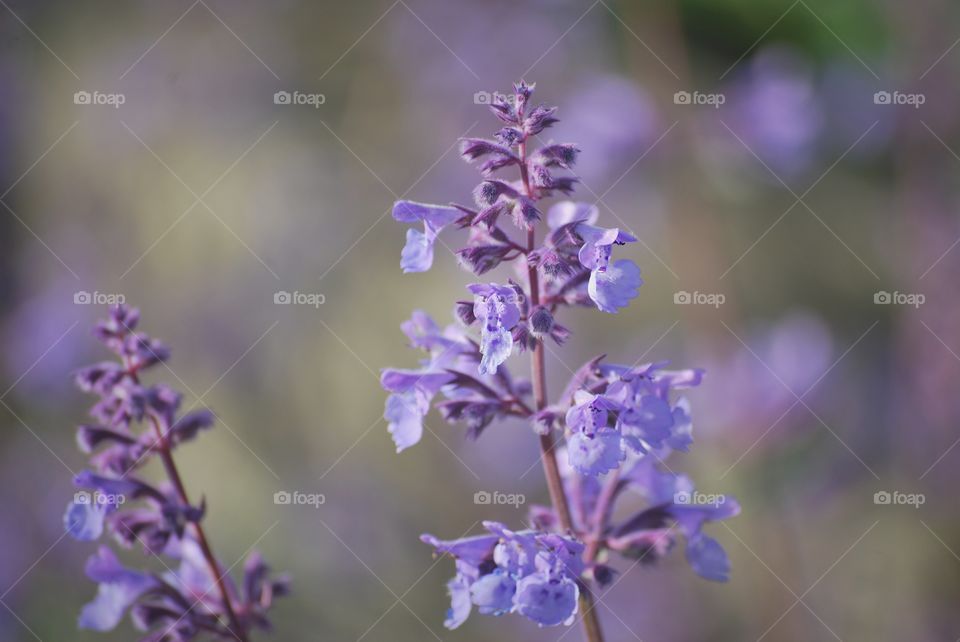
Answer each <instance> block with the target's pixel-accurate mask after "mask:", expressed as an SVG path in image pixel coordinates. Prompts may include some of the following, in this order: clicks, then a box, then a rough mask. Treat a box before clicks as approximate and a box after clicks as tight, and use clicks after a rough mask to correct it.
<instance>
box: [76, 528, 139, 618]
mask: <svg viewBox="0 0 960 642" xmlns="http://www.w3.org/2000/svg"><path fill="white" fill-rule="evenodd" d="M86 573H87V577H89V578H90V579H91V580H93V581H94V582H97V583H98V584H99V587H98V588H97V597H96V598H95V599H94V600H93V601H92V602H90V603H89V604H87V605H86V606H84V607H83V610H82V611H81V612H80V620H79V623H78V624H79V626H80V628H81V629H93V630H94V631H112V630H113V629H115V628H116V626H117V624H119V623H120V620H121V619H123V615H124V613H126V611H127V609H128V608H130V606H131V605H132V604H133V603H134V602H136V601H137V600H138V599H139V598H140V596H141V595H143V594H144V593H146V592H147V591H149V590H150V589H152V588H155V587H156V586H157V581H156V579H154V578H153V577H151V576H150V575H147V574H145V573H140V572H137V571H131V570H128V569H126V568H124V567H123V566H122V565H121V564H120V561H119V560H118V559H117V556H116V555H114V554H113V552H112V551H111V550H110V549H109V548H107V547H106V546H101V547H100V548H99V549H98V550H97V554H96V555H94V556H92V557H91V558H90V559H89V560H87V567H86Z"/></svg>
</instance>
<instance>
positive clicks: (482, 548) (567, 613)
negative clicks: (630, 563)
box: [421, 522, 584, 629]
mask: <svg viewBox="0 0 960 642" xmlns="http://www.w3.org/2000/svg"><path fill="white" fill-rule="evenodd" d="M484 527H485V528H486V529H487V530H488V531H489V532H490V533H491V535H478V536H472V537H465V538H461V539H458V540H450V541H443V540H438V539H437V538H436V537H433V536H432V535H423V536H422V537H421V539H422V540H423V541H424V542H426V543H427V544H430V545H431V546H433V547H434V548H435V549H436V551H437V552H438V553H441V554H447V555H450V556H451V557H453V558H454V560H455V561H456V567H457V576H456V577H455V578H454V579H453V580H451V581H450V582H449V583H448V585H447V587H448V589H449V592H450V599H451V606H450V610H449V611H448V613H447V620H446V621H445V622H444V626H446V627H447V628H450V629H454V628H456V627H458V626H460V624H462V623H463V622H464V621H465V620H466V618H467V617H468V616H469V614H470V610H471V608H472V607H473V606H476V607H477V610H478V611H479V612H480V613H481V614H484V615H502V614H504V613H510V612H513V611H516V612H518V613H520V614H522V615H524V616H526V617H528V618H530V619H531V620H533V621H534V622H537V623H538V624H540V625H541V626H554V625H557V624H562V623H564V622H569V621H570V620H571V619H572V617H573V615H574V614H575V613H576V609H577V596H578V594H579V589H578V586H577V578H578V577H579V575H580V573H581V572H582V571H583V563H582V560H581V556H582V554H583V551H584V547H583V545H582V544H580V543H578V542H576V541H574V540H572V539H570V538H567V537H563V536H560V535H557V534H547V533H538V532H536V531H512V530H510V529H508V528H507V527H506V526H504V525H503V524H500V523H498V522H484Z"/></svg>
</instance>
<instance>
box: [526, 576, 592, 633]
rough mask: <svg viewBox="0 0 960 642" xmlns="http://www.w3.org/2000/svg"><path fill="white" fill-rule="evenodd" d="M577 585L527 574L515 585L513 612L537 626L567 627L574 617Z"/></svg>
mask: <svg viewBox="0 0 960 642" xmlns="http://www.w3.org/2000/svg"><path fill="white" fill-rule="evenodd" d="M578 595H579V589H578V588H577V583H576V582H575V581H573V580H571V579H570V578H568V577H550V576H547V575H542V574H535V575H528V576H527V577H525V578H523V579H521V580H520V582H518V583H517V595H516V598H515V600H516V604H517V611H518V612H519V613H520V615H524V616H526V617H528V618H530V619H531V620H533V621H534V622H536V623H537V624H539V625H540V626H556V625H557V624H571V623H572V622H573V617H574V616H575V615H576V614H577V596H578Z"/></svg>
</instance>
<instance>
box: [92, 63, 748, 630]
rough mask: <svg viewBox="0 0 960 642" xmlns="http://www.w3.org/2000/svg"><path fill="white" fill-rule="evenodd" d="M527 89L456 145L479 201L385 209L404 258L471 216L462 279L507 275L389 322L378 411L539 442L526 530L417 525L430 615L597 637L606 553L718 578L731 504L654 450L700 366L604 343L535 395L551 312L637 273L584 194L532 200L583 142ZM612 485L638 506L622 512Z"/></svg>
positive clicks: (686, 438) (413, 265)
mask: <svg viewBox="0 0 960 642" xmlns="http://www.w3.org/2000/svg"><path fill="white" fill-rule="evenodd" d="M533 92H534V85H533V84H532V83H527V82H524V81H521V82H518V83H516V84H515V85H514V87H513V92H512V94H511V95H503V94H497V93H495V94H493V96H492V98H491V100H490V101H489V103H490V104H489V109H490V111H491V112H493V114H494V115H495V116H496V117H497V119H498V120H499V121H500V125H499V127H500V128H499V130H498V131H496V132H495V133H494V134H493V138H492V139H485V138H470V139H465V140H462V141H461V147H460V152H461V155H462V156H463V158H464V159H465V160H467V161H468V162H470V163H474V162H476V163H477V165H478V169H479V171H480V174H481V175H482V177H483V179H482V181H481V183H480V184H479V185H478V186H477V187H476V188H475V189H474V191H473V194H472V196H473V201H474V203H475V206H476V208H477V209H476V210H473V209H469V208H466V207H460V206H456V207H455V208H442V207H439V206H433V205H422V204H416V203H413V204H411V203H407V202H400V203H398V204H397V208H400V206H402V205H405V208H404V210H403V211H401V212H398V211H397V209H396V208H395V209H394V217H395V218H397V219H398V220H402V221H406V222H414V221H420V220H423V221H424V224H425V226H426V232H425V233H420V232H418V231H411V232H410V234H409V236H408V243H407V248H405V249H404V260H403V267H404V271H423V270H425V269H426V268H428V267H429V266H430V263H431V261H432V257H433V249H432V248H433V240H434V239H435V238H436V234H437V233H438V231H439V230H440V229H442V227H443V226H445V225H449V224H450V223H451V222H455V223H456V224H457V226H458V227H460V228H468V229H469V236H468V239H467V241H466V243H465V245H464V246H463V247H461V248H459V249H458V250H456V255H457V256H458V258H459V259H460V265H461V266H462V267H466V268H468V269H469V270H470V271H472V272H473V273H474V274H476V275H481V274H484V273H486V272H488V271H491V270H494V269H496V268H500V267H503V266H504V265H503V264H506V263H513V264H514V265H513V266H512V267H513V268H514V270H513V272H512V274H513V278H512V279H510V280H509V281H507V282H506V283H505V284H502V285H501V284H497V283H474V284H472V285H469V286H468V288H469V290H470V292H471V293H472V294H473V301H472V302H471V301H456V303H455V306H454V318H455V319H456V321H457V323H456V324H454V325H451V326H448V327H446V328H443V329H441V328H440V326H438V325H437V324H436V323H434V322H433V320H432V319H431V318H430V317H428V316H427V315H426V314H425V313H423V312H415V313H414V316H413V318H412V319H411V320H410V321H407V322H405V323H404V324H403V325H402V326H401V327H402V329H403V331H404V333H405V334H406V335H407V337H408V338H409V339H410V343H411V345H412V346H413V347H415V348H419V349H421V350H423V351H424V352H426V353H427V357H426V358H425V359H423V360H422V361H421V363H420V366H419V367H418V368H415V369H411V370H394V369H386V370H384V371H383V374H382V376H381V384H382V386H383V388H384V389H385V390H387V391H388V392H389V393H390V395H389V397H388V398H387V402H386V410H385V413H384V416H385V418H386V419H387V422H388V429H389V432H390V434H391V437H392V438H393V440H394V442H395V443H396V445H397V450H398V451H400V450H403V449H405V448H408V447H410V446H412V445H413V444H415V443H417V442H418V441H420V439H421V437H422V434H423V429H424V426H423V422H424V418H425V417H426V416H427V414H428V413H429V411H430V410H431V409H436V410H438V411H439V412H440V415H441V416H442V417H443V419H444V420H446V421H447V422H448V423H455V422H460V423H464V424H466V428H467V431H466V434H467V436H468V437H469V438H471V439H477V438H479V437H480V435H481V434H482V433H483V431H484V430H485V429H486V427H487V426H488V425H490V424H491V423H493V422H494V420H498V419H499V420H502V419H504V418H507V417H511V418H518V419H521V420H523V421H525V422H526V424H527V425H528V426H529V428H530V429H531V432H533V433H534V434H535V435H536V436H537V440H538V441H539V445H540V454H541V457H542V458H543V461H544V464H545V465H544V470H545V473H546V475H547V481H548V485H547V486H548V489H549V491H550V505H547V506H531V507H530V513H529V523H530V524H531V526H532V527H531V528H529V529H522V530H513V529H512V528H511V527H509V526H507V525H506V524H501V523H499V522H492V521H485V522H483V526H484V528H485V529H486V533H484V534H482V535H474V536H471V537H464V538H460V539H456V540H440V539H438V538H436V537H434V536H433V535H423V536H422V537H421V539H422V540H423V541H424V542H425V543H427V544H429V545H430V546H432V547H433V548H434V550H435V551H436V553H437V554H438V555H449V556H450V557H452V558H453V560H454V566H455V574H454V576H453V578H452V579H451V580H450V581H449V582H448V583H447V591H448V593H449V594H450V608H449V610H448V611H447V615H446V618H445V619H444V622H443V624H444V626H445V627H447V628H448V629H455V628H457V627H459V626H460V625H462V624H463V623H464V622H465V621H466V620H467V618H468V617H469V616H470V613H471V612H472V611H473V610H474V609H475V610H476V611H478V612H479V613H480V614H482V615H494V616H499V615H505V614H509V613H514V614H519V615H522V616H524V617H526V618H527V619H529V620H531V621H532V622H535V623H537V624H538V625H539V626H559V625H569V624H571V623H572V622H573V621H574V620H575V619H582V620H583V621H584V626H585V630H586V631H587V634H588V635H587V637H588V638H589V640H590V642H603V637H602V632H601V624H600V621H599V618H598V616H597V609H596V608H595V606H596V605H595V603H594V600H593V594H594V590H595V589H596V588H598V587H599V588H607V587H609V586H610V585H611V584H612V583H613V582H614V578H615V577H616V575H617V573H618V572H619V571H618V569H617V568H616V566H615V564H616V561H617V559H618V557H620V556H622V557H624V558H626V559H627V560H637V559H643V560H645V561H649V562H657V561H658V560H660V559H661V558H664V557H666V556H667V555H668V554H669V553H670V552H671V551H672V550H675V549H676V548H677V545H678V543H679V544H680V545H681V546H684V547H685V550H686V558H687V561H688V563H689V564H690V567H691V568H692V569H693V571H694V572H695V573H697V574H698V575H700V576H701V577H703V578H705V579H708V580H712V581H725V580H726V579H727V578H728V577H729V574H730V562H729V560H728V558H727V555H726V553H725V552H724V550H723V547H722V546H721V545H720V543H719V542H718V541H716V540H714V539H712V538H711V537H709V536H708V535H707V534H706V533H705V531H706V527H707V525H708V524H709V523H710V522H713V521H717V520H721V519H728V518H731V517H734V516H735V515H737V514H738V513H739V510H740V507H739V505H738V504H737V502H736V500H734V499H733V498H732V497H727V496H724V495H703V494H702V493H697V491H695V486H694V484H693V481H692V480H691V479H690V478H689V477H687V476H686V475H683V474H679V473H674V472H672V471H670V469H668V468H666V465H665V464H664V463H663V462H664V461H665V460H666V459H667V458H668V457H669V456H670V455H671V454H672V453H674V452H686V451H687V450H688V449H689V448H690V446H691V444H692V443H693V420H692V413H691V405H690V403H689V402H688V401H687V399H686V398H684V397H682V396H679V391H682V390H686V389H689V388H693V387H695V386H698V385H700V383H701V381H702V379H703V371H702V370H699V369H688V370H678V371H671V370H664V367H665V366H666V365H667V364H666V362H661V363H650V364H644V365H633V366H623V365H616V364H611V363H607V362H606V361H605V355H602V356H598V357H595V358H593V359H591V360H590V361H588V362H587V363H585V364H584V365H583V366H581V367H580V368H579V369H578V370H577V371H576V372H575V373H574V374H573V377H572V378H571V380H570V382H569V384H568V385H567V386H566V388H565V389H564V390H563V392H562V394H560V395H559V397H558V398H556V399H551V398H550V397H549V396H548V394H547V379H548V376H547V375H548V374H549V368H551V367H552V365H553V364H552V363H551V361H549V360H548V358H547V355H546V348H545V342H546V341H547V340H548V339H549V340H552V341H554V342H555V343H556V344H557V345H563V344H564V342H565V341H567V340H568V339H569V338H570V331H569V330H568V329H567V328H566V327H565V326H564V325H563V324H562V314H563V312H564V309H565V308H567V307H569V306H582V307H586V308H595V309H599V310H600V311H602V312H606V313H611V314H612V313H616V312H618V311H619V310H621V309H623V308H625V307H627V306H628V305H629V304H630V301H631V300H632V299H634V298H635V297H636V296H637V295H638V294H639V289H640V287H641V285H642V284H643V279H641V278H640V268H639V267H638V266H637V265H636V264H635V263H634V262H633V261H631V260H629V259H624V258H620V259H615V258H614V257H613V250H614V246H617V245H625V244H627V243H633V242H636V241H637V238H636V237H634V236H633V235H631V234H628V233H627V232H623V231H621V230H620V229H617V228H606V227H602V226H600V225H599V224H598V219H599V218H600V213H599V211H598V210H597V207H596V206H595V205H591V204H589V203H579V202H576V201H572V200H560V201H558V202H554V203H552V204H550V203H549V202H548V203H545V202H544V201H547V200H548V199H552V198H554V197H555V196H557V195H558V194H566V193H569V192H571V191H573V189H574V187H575V186H576V183H577V178H576V177H575V176H572V175H571V174H570V173H569V171H570V168H571V167H573V166H574V164H575V163H576V161H577V157H578V154H579V153H580V148H579V146H578V145H575V144H573V143H548V144H546V145H545V146H538V145H536V143H537V142H538V139H539V134H541V133H542V132H543V131H544V130H545V129H546V128H548V127H552V126H553V125H555V124H556V123H558V122H559V121H558V119H557V116H556V114H557V108H556V107H550V106H546V105H536V104H534V103H533V102H531V101H532V98H533ZM495 173H496V176H495V177H494V176H493V175H494V174H495ZM510 174H512V176H511V175H510ZM451 209H452V210H454V211H450V210H451ZM509 221H512V223H513V225H509V224H507V222H509ZM542 223H545V225H542ZM540 227H544V228H545V229H543V230H542V232H543V233H542V234H540V230H538V228H540ZM538 236H539V238H538ZM478 326H479V327H478ZM475 329H476V330H478V331H479V339H476V335H475V334H474V332H475ZM514 346H516V347H518V348H519V350H518V351H519V352H520V353H524V352H529V353H530V354H531V368H530V372H531V373H532V377H531V378H530V379H529V380H527V379H521V378H514V376H513V375H512V374H511V373H510V371H509V368H508V367H507V366H506V363H507V361H508V359H509V357H510V356H511V355H512V353H513V348H514ZM111 376H112V373H110V372H109V371H108V370H107V371H103V372H91V373H89V374H88V375H87V376H86V379H87V380H89V384H88V385H90V386H95V385H98V383H97V382H98V381H99V380H100V379H104V380H109V379H110V378H111ZM123 410H124V411H126V412H128V413H129V412H133V411H135V408H134V409H133V410H126V409H123ZM505 438H506V437H505ZM631 496H632V497H631ZM621 498H625V499H624V502H623V503H626V502H628V501H629V502H630V504H631V506H634V505H636V506H637V508H639V510H638V509H637V508H634V509H633V510H635V511H636V512H634V513H633V514H631V515H629V516H628V517H627V518H626V519H623V518H622V517H620V516H621V515H622V514H623V511H622V510H618V509H620V508H621V505H620V504H618V503H617V502H619V501H620V499H621ZM703 498H706V502H705V503H704V502H701V501H700V500H701V499H703ZM628 563H629V562H628ZM633 563H634V564H635V562H633ZM578 615H579V618H578Z"/></svg>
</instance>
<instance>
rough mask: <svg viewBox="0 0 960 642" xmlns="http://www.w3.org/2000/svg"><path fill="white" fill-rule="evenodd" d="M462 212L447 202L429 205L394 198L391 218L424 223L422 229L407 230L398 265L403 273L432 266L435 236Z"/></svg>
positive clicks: (424, 270) (403, 221)
mask: <svg viewBox="0 0 960 642" xmlns="http://www.w3.org/2000/svg"><path fill="white" fill-rule="evenodd" d="M461 216H463V213H462V212H461V211H460V210H458V209H457V208H455V207H450V206H447V205H429V204H427V203H417V202H414V201H397V202H396V203H394V205H393V218H394V219H395V220H397V221H400V222H401V223H419V222H421V221H422V222H423V231H422V232H421V231H420V230H417V229H414V228H410V229H409V230H407V244H406V245H405V246H404V247H403V252H401V254H400V267H401V268H403V271H404V272H426V271H427V270H429V269H430V266H432V265H433V244H434V242H435V241H436V240H437V235H439V234H440V231H441V230H443V228H445V227H446V226H447V225H450V224H451V223H453V222H454V221H456V220H457V219H458V218H460V217H461Z"/></svg>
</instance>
